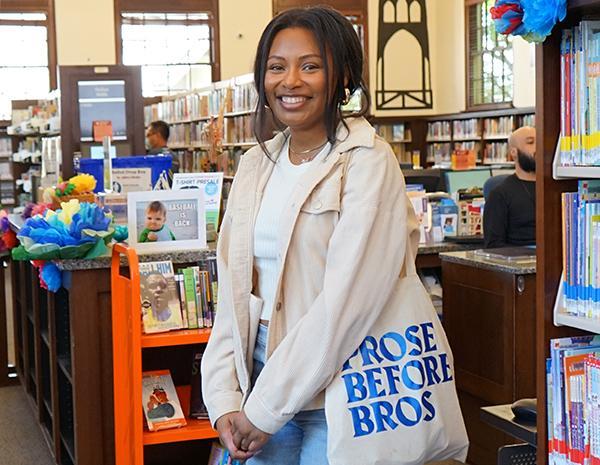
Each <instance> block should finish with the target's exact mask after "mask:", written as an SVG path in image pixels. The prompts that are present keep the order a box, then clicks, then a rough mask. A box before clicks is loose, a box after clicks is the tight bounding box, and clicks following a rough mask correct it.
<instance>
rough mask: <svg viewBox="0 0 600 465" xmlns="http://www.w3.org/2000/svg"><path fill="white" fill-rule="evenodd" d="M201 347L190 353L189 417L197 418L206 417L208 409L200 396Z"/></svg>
mask: <svg viewBox="0 0 600 465" xmlns="http://www.w3.org/2000/svg"><path fill="white" fill-rule="evenodd" d="M203 355H204V350H203V349H195V350H194V353H193V354H192V381H191V383H190V384H191V389H190V411H189V417H190V418H195V419H197V420H206V419H208V409H207V408H206V404H205V403H204V399H203V398H202V382H201V378H200V365H201V363H202V356H203Z"/></svg>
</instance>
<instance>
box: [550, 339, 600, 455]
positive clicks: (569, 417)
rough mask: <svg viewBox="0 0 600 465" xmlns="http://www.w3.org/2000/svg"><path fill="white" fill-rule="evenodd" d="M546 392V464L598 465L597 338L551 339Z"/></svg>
mask: <svg viewBox="0 0 600 465" xmlns="http://www.w3.org/2000/svg"><path fill="white" fill-rule="evenodd" d="M546 389H547V396H546V400H547V410H548V411H547V413H548V415H547V425H548V457H549V463H550V464H552V465H563V464H564V465H575V464H576V465H584V464H590V465H596V464H598V463H600V336H597V335H596V336H592V335H588V336H579V337H566V338H560V339H552V340H551V341H550V358H548V359H547V361H546Z"/></svg>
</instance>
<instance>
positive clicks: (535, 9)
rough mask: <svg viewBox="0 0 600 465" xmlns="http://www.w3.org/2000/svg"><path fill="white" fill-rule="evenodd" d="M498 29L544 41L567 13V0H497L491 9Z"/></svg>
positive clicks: (530, 40)
mask: <svg viewBox="0 0 600 465" xmlns="http://www.w3.org/2000/svg"><path fill="white" fill-rule="evenodd" d="M490 13H491V15H492V18H493V19H494V24H495V26H496V30H497V31H498V32H500V33H501V34H512V35H520V36H522V37H523V38H524V39H525V40H527V41H529V42H543V41H544V40H545V38H546V37H547V36H548V35H549V34H550V33H551V32H552V28H553V27H554V25H555V24H556V23H557V22H558V21H562V20H563V19H564V18H565V16H566V14H567V1H566V0H497V1H496V4H495V6H494V7H492V8H491V9H490Z"/></svg>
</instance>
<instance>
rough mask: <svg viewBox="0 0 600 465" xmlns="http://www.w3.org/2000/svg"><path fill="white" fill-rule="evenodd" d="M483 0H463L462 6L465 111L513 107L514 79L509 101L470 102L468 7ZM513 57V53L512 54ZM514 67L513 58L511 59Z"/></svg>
mask: <svg viewBox="0 0 600 465" xmlns="http://www.w3.org/2000/svg"><path fill="white" fill-rule="evenodd" d="M484 1H485V0H465V6H464V23H465V97H466V102H465V108H466V111H480V110H504V109H507V108H514V104H513V101H514V81H513V96H512V100H511V101H510V102H496V103H480V104H472V103H471V80H472V79H471V43H470V40H469V39H470V37H469V36H470V34H469V32H470V25H469V8H470V7H472V6H475V5H480V4H482V3H483V2H484ZM513 57H514V55H513ZM513 67H514V60H513Z"/></svg>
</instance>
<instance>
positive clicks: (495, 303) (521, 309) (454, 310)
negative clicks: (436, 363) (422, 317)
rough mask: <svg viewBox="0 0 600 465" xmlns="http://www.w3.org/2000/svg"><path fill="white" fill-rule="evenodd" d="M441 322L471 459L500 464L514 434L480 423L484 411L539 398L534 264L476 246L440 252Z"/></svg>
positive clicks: (477, 464) (475, 463)
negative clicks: (482, 252)
mask: <svg viewBox="0 0 600 465" xmlns="http://www.w3.org/2000/svg"><path fill="white" fill-rule="evenodd" d="M440 259H441V261H442V283H443V295H444V297H443V325H444V328H445V330H446V334H447V336H448V340H449V342H450V347H451V348H452V353H453V355H454V368H455V376H456V387H457V390H458V395H459V399H460V403H461V407H462V411H463V415H464V418H465V423H466V426H467V432H468V434H469V440H470V442H471V444H470V449H469V456H468V458H467V461H468V462H469V463H470V464H472V465H487V464H490V463H496V461H497V450H498V448H499V447H500V446H503V445H505V444H511V443H513V442H514V439H513V438H511V437H510V436H508V435H506V434H505V433H503V432H501V431H499V430H497V429H495V428H493V427H491V426H490V425H488V424H486V423H484V422H483V421H482V420H481V416H480V408H481V407H485V406H489V405H498V404H511V403H512V402H514V401H515V400H517V399H521V398H525V397H535V394H536V393H535V340H536V338H535V335H536V327H535V276H536V275H535V272H536V267H535V262H531V261H530V262H527V263H525V264H518V263H514V262H511V261H508V260H496V259H495V260H494V261H491V260H490V259H487V258H484V257H482V256H478V255H476V254H474V252H473V251H463V252H448V253H441V254H440Z"/></svg>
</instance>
